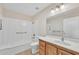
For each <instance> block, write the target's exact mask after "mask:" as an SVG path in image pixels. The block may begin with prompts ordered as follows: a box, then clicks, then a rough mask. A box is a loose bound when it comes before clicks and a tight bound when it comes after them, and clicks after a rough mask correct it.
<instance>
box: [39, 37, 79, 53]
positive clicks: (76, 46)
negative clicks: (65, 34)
mask: <svg viewBox="0 0 79 59" xmlns="http://www.w3.org/2000/svg"><path fill="white" fill-rule="evenodd" d="M61 38H62V37H61V36H39V39H41V40H44V41H47V42H49V43H52V44H56V45H59V46H61V47H64V48H67V49H70V50H73V51H76V52H79V42H78V41H77V42H75V41H73V39H70V38H65V41H64V42H65V43H67V44H62V43H60V42H59V41H60V39H61Z"/></svg>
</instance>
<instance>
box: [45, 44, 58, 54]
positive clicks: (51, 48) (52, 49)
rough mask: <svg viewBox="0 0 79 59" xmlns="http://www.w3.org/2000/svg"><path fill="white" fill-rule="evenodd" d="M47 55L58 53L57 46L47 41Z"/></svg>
mask: <svg viewBox="0 0 79 59" xmlns="http://www.w3.org/2000/svg"><path fill="white" fill-rule="evenodd" d="M46 55H57V48H56V47H54V46H52V45H51V44H49V43H46Z"/></svg>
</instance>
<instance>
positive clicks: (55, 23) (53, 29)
mask: <svg viewBox="0 0 79 59" xmlns="http://www.w3.org/2000/svg"><path fill="white" fill-rule="evenodd" d="M62 26H63V19H61V18H53V17H51V18H48V19H47V34H49V35H57V36H62V28H63V27H62Z"/></svg>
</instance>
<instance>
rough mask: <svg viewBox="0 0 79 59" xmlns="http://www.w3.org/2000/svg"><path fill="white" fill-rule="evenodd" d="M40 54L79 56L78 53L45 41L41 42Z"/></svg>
mask: <svg viewBox="0 0 79 59" xmlns="http://www.w3.org/2000/svg"><path fill="white" fill-rule="evenodd" d="M39 54H40V55H79V53H78V52H75V51H73V50H70V49H66V48H64V47H61V46H59V45H55V44H53V43H49V42H46V41H43V40H41V39H40V40H39Z"/></svg>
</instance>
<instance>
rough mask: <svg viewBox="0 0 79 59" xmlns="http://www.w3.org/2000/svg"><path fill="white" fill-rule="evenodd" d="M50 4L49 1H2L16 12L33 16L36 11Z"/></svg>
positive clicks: (7, 7) (6, 6)
mask: <svg viewBox="0 0 79 59" xmlns="http://www.w3.org/2000/svg"><path fill="white" fill-rule="evenodd" d="M49 5H51V4H50V3H4V4H3V6H4V7H5V8H6V9H8V10H12V11H15V12H18V13H22V14H25V15H28V16H34V15H35V14H37V13H38V12H40V11H42V10H43V9H45V8H46V7H48V6H49Z"/></svg>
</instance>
